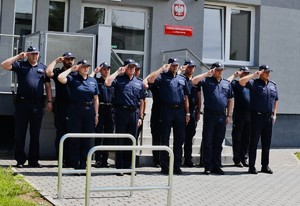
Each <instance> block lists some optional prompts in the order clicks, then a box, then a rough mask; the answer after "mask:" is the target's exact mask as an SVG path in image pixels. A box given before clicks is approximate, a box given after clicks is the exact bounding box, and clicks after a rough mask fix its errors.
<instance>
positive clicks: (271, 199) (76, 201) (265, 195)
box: [0, 148, 300, 206]
mask: <svg viewBox="0 0 300 206" xmlns="http://www.w3.org/2000/svg"><path fill="white" fill-rule="evenodd" d="M296 151H300V148H299V149H272V150H271V153H270V167H271V169H272V170H273V171H274V174H272V175H269V174H264V173H258V174H257V175H252V174H248V173H247V168H236V167H233V165H229V164H226V165H224V167H223V169H224V171H225V175H223V176H220V175H204V174H203V168H199V167H196V168H185V167H183V168H182V170H183V175H180V176H179V175H174V177H173V191H172V205H175V206H181V205H184V206H186V205H187V206H189V205H191V206H192V205H209V206H212V205H214V206H218V205H220V206H227V205H228V206H235V205H236V206H241V205H272V206H274V205H291V206H294V205H300V161H299V160H298V159H296V157H295V156H294V155H293V153H294V152H296ZM260 152H261V151H260V150H259V151H258V156H257V164H256V167H257V169H258V170H260ZM40 163H41V164H42V165H44V167H43V168H29V167H24V168H14V171H15V172H18V173H20V174H22V175H24V176H25V178H26V180H27V181H28V182H29V183H30V184H32V185H33V186H34V187H35V188H36V189H37V190H38V191H40V192H41V193H42V194H43V195H44V196H45V197H46V198H47V199H48V200H49V201H51V202H52V203H53V204H54V205H64V206H77V205H78V206H79V205H84V196H85V180H86V179H85V176H83V175H82V176H75V175H64V176H63V182H62V196H63V198H62V199H58V198H57V161H40ZM0 165H1V166H9V165H12V166H13V165H15V161H14V160H10V159H5V160H0ZM129 184H130V176H128V175H125V176H116V175H115V174H93V175H92V177H91V185H92V186H129ZM166 184H167V176H166V175H162V174H161V173H160V169H159V168H153V167H140V168H137V176H136V183H135V185H139V186H150V185H152V186H157V185H166ZM166 202H167V190H149V191H135V192H134V194H133V196H132V197H130V196H129V192H124V191H122V192H95V193H91V205H101V206H109V205H113V206H128V205H130V206H131V205H132V206H141V205H143V206H144V205H145V206H147V205H149V206H150V205H151V206H152V205H156V206H158V205H159V206H160V205H166Z"/></svg>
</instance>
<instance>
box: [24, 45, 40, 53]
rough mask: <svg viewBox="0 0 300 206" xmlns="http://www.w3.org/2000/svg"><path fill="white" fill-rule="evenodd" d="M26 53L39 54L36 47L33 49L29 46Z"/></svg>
mask: <svg viewBox="0 0 300 206" xmlns="http://www.w3.org/2000/svg"><path fill="white" fill-rule="evenodd" d="M27 52H30V53H40V52H39V50H38V49H37V48H36V47H34V46H29V47H28V48H27Z"/></svg>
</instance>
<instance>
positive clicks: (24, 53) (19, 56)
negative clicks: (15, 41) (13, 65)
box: [18, 52, 27, 59]
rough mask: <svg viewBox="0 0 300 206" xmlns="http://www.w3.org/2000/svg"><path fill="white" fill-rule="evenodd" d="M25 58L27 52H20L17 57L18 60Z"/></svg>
mask: <svg viewBox="0 0 300 206" xmlns="http://www.w3.org/2000/svg"><path fill="white" fill-rule="evenodd" d="M25 57H27V52H21V53H20V54H19V55H18V59H24V58H25Z"/></svg>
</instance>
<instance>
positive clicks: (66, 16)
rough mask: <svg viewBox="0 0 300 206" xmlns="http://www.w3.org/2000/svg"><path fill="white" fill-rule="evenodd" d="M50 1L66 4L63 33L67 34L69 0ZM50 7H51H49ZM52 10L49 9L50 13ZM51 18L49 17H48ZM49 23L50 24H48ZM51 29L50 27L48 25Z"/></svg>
mask: <svg viewBox="0 0 300 206" xmlns="http://www.w3.org/2000/svg"><path fill="white" fill-rule="evenodd" d="M50 1H56V2H64V3H65V16H64V30H63V31H62V32H67V30H68V23H69V22H68V15H69V0H49V3H50ZM49 6H50V5H49ZM49 9H50V8H48V11H49ZM48 18H49V16H48ZM48 23H49V22H48ZM48 28H49V25H48Z"/></svg>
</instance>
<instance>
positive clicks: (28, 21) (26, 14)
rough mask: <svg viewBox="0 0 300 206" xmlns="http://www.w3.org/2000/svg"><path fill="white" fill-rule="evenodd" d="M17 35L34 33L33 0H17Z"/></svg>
mask: <svg viewBox="0 0 300 206" xmlns="http://www.w3.org/2000/svg"><path fill="white" fill-rule="evenodd" d="M15 8H16V11H15V34H16V35H27V34H30V33H32V26H33V25H32V16H33V0H16V4H15Z"/></svg>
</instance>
